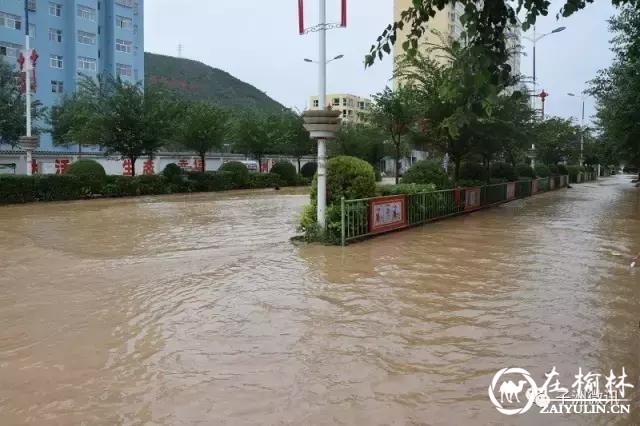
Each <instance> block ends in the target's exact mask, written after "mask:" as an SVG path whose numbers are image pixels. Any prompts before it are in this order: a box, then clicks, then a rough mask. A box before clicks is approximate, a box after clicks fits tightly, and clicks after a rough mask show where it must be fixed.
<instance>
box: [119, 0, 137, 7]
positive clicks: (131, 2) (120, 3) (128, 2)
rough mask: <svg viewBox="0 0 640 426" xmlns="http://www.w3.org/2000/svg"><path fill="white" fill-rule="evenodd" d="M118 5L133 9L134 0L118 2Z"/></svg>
mask: <svg viewBox="0 0 640 426" xmlns="http://www.w3.org/2000/svg"><path fill="white" fill-rule="evenodd" d="M116 4H119V5H120V6H125V7H133V0H116Z"/></svg>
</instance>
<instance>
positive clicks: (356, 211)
mask: <svg viewBox="0 0 640 426" xmlns="http://www.w3.org/2000/svg"><path fill="white" fill-rule="evenodd" d="M550 179H554V184H555V183H557V185H554V189H559V188H564V187H566V186H567V185H568V183H569V176H559V177H554V178H544V179H537V180H536V183H537V185H538V192H543V191H548V190H549V182H550ZM533 182H534V181H533V180H523V181H517V182H513V183H499V184H495V185H486V186H482V187H480V206H479V207H480V208H483V207H488V206H491V205H495V204H499V203H504V202H507V201H510V200H509V199H508V196H509V195H508V187H509V185H514V184H515V194H514V195H515V196H514V199H516V198H524V197H529V196H531V193H532V185H533ZM469 189H470V188H458V189H447V190H441V191H431V192H421V193H418V194H407V195H405V200H406V210H407V211H406V214H407V222H406V226H416V225H421V224H424V223H427V222H431V221H434V220H438V219H443V218H446V217H449V216H454V215H458V214H462V213H464V212H465V207H466V206H465V200H466V195H467V194H466V192H467V191H468V190H469ZM380 199H383V197H372V198H361V199H356V200H345V199H344V198H343V199H342V201H341V227H342V230H341V238H342V245H345V244H346V243H347V242H349V241H353V240H358V239H362V238H365V237H368V236H371V235H374V234H377V232H376V233H371V232H370V231H369V214H370V212H369V205H370V201H371V200H380ZM471 207H474V208H475V206H471Z"/></svg>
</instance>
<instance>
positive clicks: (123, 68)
mask: <svg viewBox="0 0 640 426" xmlns="http://www.w3.org/2000/svg"><path fill="white" fill-rule="evenodd" d="M116 75H117V76H118V77H131V76H132V75H133V68H132V67H131V65H126V64H116Z"/></svg>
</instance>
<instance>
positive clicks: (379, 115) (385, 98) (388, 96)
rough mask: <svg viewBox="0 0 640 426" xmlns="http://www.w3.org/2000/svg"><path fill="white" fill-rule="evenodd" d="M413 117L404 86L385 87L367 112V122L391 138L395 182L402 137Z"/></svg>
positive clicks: (411, 101)
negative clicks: (395, 87)
mask: <svg viewBox="0 0 640 426" xmlns="http://www.w3.org/2000/svg"><path fill="white" fill-rule="evenodd" d="M414 119H415V109H414V104H413V98H412V96H411V92H410V91H409V90H407V89H405V88H400V89H398V90H395V91H392V90H391V89H390V88H388V87H387V88H385V90H384V91H383V92H381V93H378V94H377V95H375V96H374V97H373V104H372V105H371V111H370V112H369V113H368V120H369V122H370V123H371V124H372V125H374V126H377V127H379V128H380V129H382V130H384V131H385V133H386V134H387V135H388V136H389V137H390V138H391V143H392V144H393V148H394V159H395V162H396V167H395V170H396V173H395V175H396V184H397V183H398V182H399V180H400V168H399V167H398V163H399V162H400V156H401V152H402V146H403V145H402V144H403V142H404V140H403V138H404V136H406V135H407V134H408V133H409V129H410V126H411V125H412V124H413V122H414Z"/></svg>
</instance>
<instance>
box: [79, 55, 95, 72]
mask: <svg viewBox="0 0 640 426" xmlns="http://www.w3.org/2000/svg"><path fill="white" fill-rule="evenodd" d="M78 69H79V70H81V71H95V70H96V69H97V61H96V60H95V59H94V58H85V57H84V56H78Z"/></svg>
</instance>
